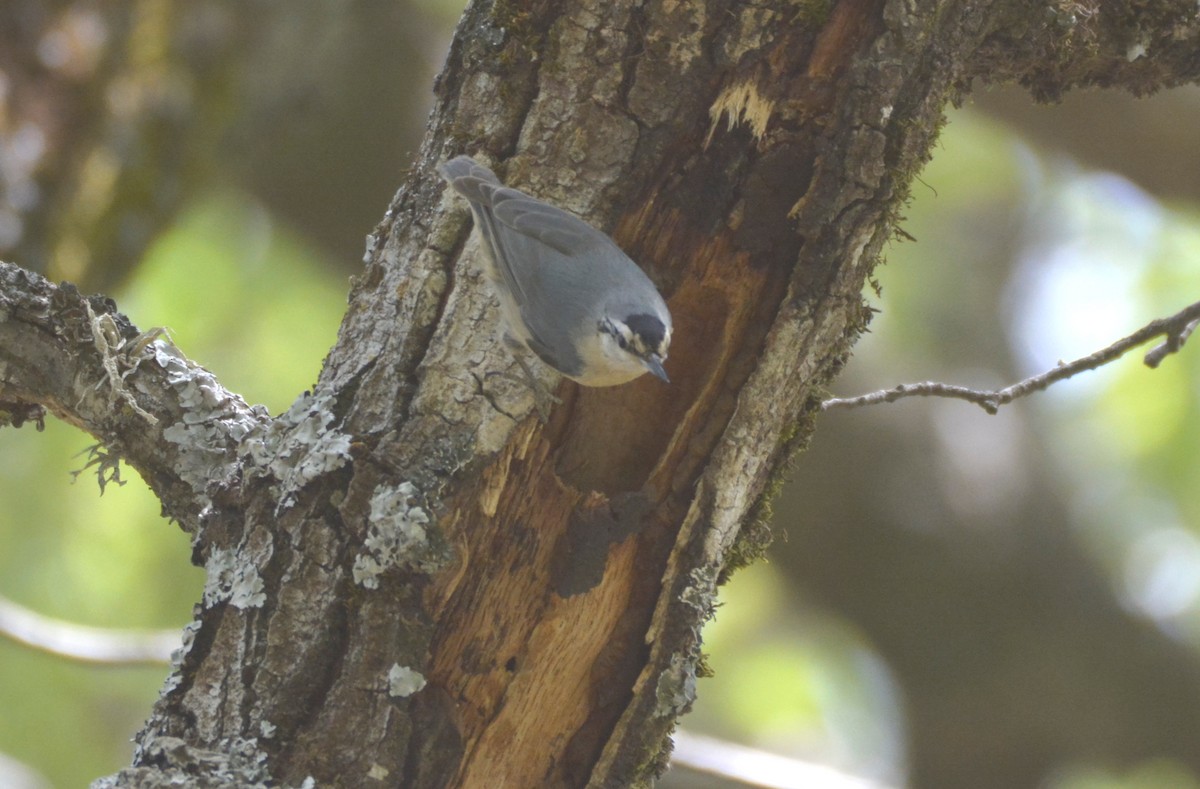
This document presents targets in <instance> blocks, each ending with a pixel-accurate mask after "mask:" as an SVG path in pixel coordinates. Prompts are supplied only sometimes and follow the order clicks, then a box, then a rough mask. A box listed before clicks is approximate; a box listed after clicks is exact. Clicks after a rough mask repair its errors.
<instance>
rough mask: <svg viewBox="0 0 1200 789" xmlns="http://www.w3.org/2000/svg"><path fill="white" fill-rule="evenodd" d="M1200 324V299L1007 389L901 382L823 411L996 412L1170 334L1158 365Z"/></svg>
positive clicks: (1149, 360) (1157, 350)
mask: <svg viewBox="0 0 1200 789" xmlns="http://www.w3.org/2000/svg"><path fill="white" fill-rule="evenodd" d="M1198 323H1200V302H1196V303H1195V304H1192V305H1190V306H1188V307H1186V308H1184V309H1182V310H1180V311H1179V312H1177V313H1175V314H1174V315H1172V316H1170V317H1168V318H1159V319H1158V320H1155V321H1151V322H1150V323H1148V324H1146V325H1145V326H1143V327H1142V328H1140V329H1138V330H1137V331H1135V332H1134V333H1133V334H1131V335H1129V336H1128V337H1125V338H1123V339H1120V340H1117V341H1116V342H1114V343H1113V344H1112V345H1110V346H1108V347H1107V348H1102V349H1101V350H1099V351H1096V352H1095V353H1093V354H1089V355H1088V356H1084V357H1082V358H1080V359H1076V360H1075V361H1073V362H1070V363H1068V364H1060V365H1058V366H1057V367H1055V368H1054V369H1052V370H1047V371H1046V372H1044V373H1042V374H1041V375H1035V376H1033V377H1032V378H1026V379H1025V380H1024V381H1019V382H1018V383H1015V384H1013V385H1012V386H1008V387H1005V388H1004V389H993V390H983V389H971V388H968V387H965V386H954V385H951V384H943V383H938V382H935V381H925V382H923V383H915V384H900V385H899V386H896V387H893V388H891V389H881V390H879V391H878V392H871V393H869V394H865V395H859V396H858V397H847V398H841V397H833V398H830V399H828V400H826V401H825V402H823V403H821V410H822V411H828V410H830V409H832V408H857V407H859V406H863V405H875V404H876V403H892V402H895V401H896V400H899V399H901V398H904V397H951V398H955V399H958V400H966V401H967V402H970V403H974V404H975V405H977V406H979V407H980V408H982V409H983V410H984V411H987V412H988V413H989V414H994V413H996V412H997V411H999V410H1000V406H1002V405H1006V404H1008V403H1011V402H1012V401H1013V400H1016V399H1017V398H1018V397H1024V396H1025V395H1028V394H1031V393H1032V392H1040V391H1041V390H1043V389H1045V388H1047V387H1049V386H1050V385H1051V384H1053V383H1056V382H1058V381H1062V380H1065V379H1067V378H1070V377H1071V376H1073V375H1076V374H1077V373H1081V372H1084V371H1085V370H1095V369H1096V368H1097V367H1101V366H1103V365H1105V364H1108V363H1109V362H1111V361H1113V360H1115V359H1118V358H1120V357H1121V356H1124V355H1125V354H1126V353H1127V352H1128V351H1130V350H1132V349H1134V348H1136V347H1137V346H1139V345H1142V344H1144V343H1147V342H1149V341H1150V340H1152V339H1154V338H1155V337H1161V336H1163V335H1166V338H1167V339H1166V340H1165V341H1164V342H1162V343H1161V344H1159V345H1157V346H1155V347H1154V348H1152V349H1151V350H1150V351H1149V352H1147V353H1146V356H1145V358H1144V359H1143V361H1144V362H1145V363H1146V365H1147V366H1148V367H1151V368H1153V367H1158V365H1159V363H1161V362H1162V360H1163V359H1164V358H1166V357H1167V356H1168V355H1169V354H1172V353H1175V352H1176V351H1178V350H1179V349H1180V348H1182V347H1183V344H1184V342H1186V341H1187V338H1188V337H1189V336H1190V335H1191V333H1192V332H1193V331H1195V329H1196V325H1197V324H1198Z"/></svg>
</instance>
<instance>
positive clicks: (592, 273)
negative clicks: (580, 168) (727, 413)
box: [438, 156, 671, 386]
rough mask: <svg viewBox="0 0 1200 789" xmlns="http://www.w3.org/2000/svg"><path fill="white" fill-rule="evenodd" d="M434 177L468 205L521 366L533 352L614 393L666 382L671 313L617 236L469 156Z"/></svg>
mask: <svg viewBox="0 0 1200 789" xmlns="http://www.w3.org/2000/svg"><path fill="white" fill-rule="evenodd" d="M438 172H440V173H441V175H442V177H443V178H445V179H446V181H447V182H448V183H449V184H450V186H452V187H453V188H454V191H456V192H458V193H459V194H460V195H462V196H463V197H465V198H466V199H467V202H468V203H470V204H471V213H472V214H473V215H474V217H475V226H476V227H478V228H479V232H480V235H481V236H482V238H483V246H484V248H485V249H486V251H487V255H486V257H487V258H488V260H487V264H488V266H487V272H486V273H487V275H488V277H489V279H490V280H491V281H492V286H493V288H494V289H495V291H496V295H497V296H498V297H499V299H500V307H501V311H502V313H503V316H504V322H505V330H506V335H505V342H506V343H507V344H508V345H509V347H510V348H512V349H513V350H514V351H515V354H514V355H516V357H517V361H518V362H520V363H521V366H522V368H525V363H524V361H523V360H522V359H521V353H520V352H521V349H522V348H528V349H529V350H530V351H532V352H533V353H534V354H535V355H536V356H537V357H538V358H539V359H541V360H542V361H543V362H545V363H546V364H548V365H550V366H551V367H553V368H554V369H555V370H557V371H558V372H560V373H562V374H563V375H565V376H566V377H568V378H570V379H572V380H574V381H578V382H579V383H581V384H583V385H585V386H615V385H617V384H623V383H626V382H627V381H632V380H633V379H634V378H637V377H638V376H640V375H642V374H643V373H645V372H647V371H649V372H652V373H654V374H655V375H656V376H658V377H659V378H661V379H662V380H664V381H669V379H668V378H667V373H666V370H664V369H663V361H664V360H665V359H666V358H667V348H668V346H669V345H670V344H671V314H670V313H669V312H668V311H667V305H666V304H665V303H664V302H663V299H662V296H660V295H659V293H658V289H657V288H655V287H654V283H652V282H651V281H650V278H649V277H647V276H646V274H645V273H644V272H643V271H642V270H641V269H640V268H638V265H637V264H636V263H634V262H633V261H632V260H630V259H629V257H628V256H627V255H626V254H625V253H624V252H622V251H621V250H620V249H619V248H618V247H617V245H616V244H614V243H613V241H612V239H611V238H609V237H608V236H607V235H605V234H604V233H602V232H600V231H599V230H597V229H596V228H594V227H592V226H591V225H589V224H587V223H586V222H584V221H583V220H582V219H579V218H578V217H576V216H573V215H572V214H568V213H567V212H566V211H563V210H562V209H560V208H555V207H554V206H552V205H550V204H548V203H544V202H542V201H541V200H538V199H536V198H534V197H530V196H529V195H527V194H525V193H524V192H519V191H517V190H516V189H512V188H509V187H507V186H505V185H504V184H502V183H500V179H498V178H497V177H496V175H495V173H493V172H492V171H491V170H489V169H488V168H486V167H484V166H483V165H481V164H479V163H478V162H476V161H475V160H474V159H471V158H470V157H468V156H459V157H457V158H454V159H451V160H450V161H448V162H446V163H445V164H442V165H441V166H439V167H438ZM526 373H528V369H527V368H526ZM530 377H531V376H530Z"/></svg>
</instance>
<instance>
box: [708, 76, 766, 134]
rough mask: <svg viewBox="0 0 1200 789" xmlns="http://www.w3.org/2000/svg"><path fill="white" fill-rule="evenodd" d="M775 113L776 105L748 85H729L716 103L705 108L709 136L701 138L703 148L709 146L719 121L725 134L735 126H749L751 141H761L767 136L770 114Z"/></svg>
mask: <svg viewBox="0 0 1200 789" xmlns="http://www.w3.org/2000/svg"><path fill="white" fill-rule="evenodd" d="M774 111H775V102H773V101H771V100H769V99H766V98H763V96H762V94H760V93H759V92H758V88H756V87H755V86H754V85H752V84H751V83H749V82H743V83H741V84H739V85H730V86H728V87H727V88H725V89H724V90H723V91H721V94H720V95H719V96H717V100H716V101H714V102H713V103H712V106H711V107H709V108H708V118H709V121H710V123H709V127H708V136H707V137H705V138H704V147H706V148H707V147H708V144H709V143H710V142H712V138H713V135H714V134H715V133H716V131H717V126H718V125H720V123H721V118H722V117H724V118H725V121H726V130H727V131H733V129H734V128H736V127H737V126H738V125H740V124H742V123H745V124H748V125H749V126H750V133H751V134H753V135H754V139H755V140H756V141H757V140H761V139H762V138H763V136H764V135H765V134H766V133H767V124H768V123H770V122H771V114H772V113H773V112H774Z"/></svg>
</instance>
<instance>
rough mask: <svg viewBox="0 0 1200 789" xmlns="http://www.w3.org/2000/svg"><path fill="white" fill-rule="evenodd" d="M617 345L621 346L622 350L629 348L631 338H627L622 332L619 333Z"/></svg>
mask: <svg viewBox="0 0 1200 789" xmlns="http://www.w3.org/2000/svg"><path fill="white" fill-rule="evenodd" d="M617 345H620V346H621V350H622V351H628V350H629V340H627V339H625V336H624V335H622V334H618V335H617Z"/></svg>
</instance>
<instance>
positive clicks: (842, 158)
mask: <svg viewBox="0 0 1200 789" xmlns="http://www.w3.org/2000/svg"><path fill="white" fill-rule="evenodd" d="M1085 12H1086V13H1085ZM1197 25H1198V23H1197V19H1196V13H1195V6H1194V4H1190V5H1189V4H1183V3H1157V4H1152V5H1148V6H1146V7H1145V8H1144V9H1143V10H1142V12H1141V15H1140V16H1139V17H1137V18H1136V19H1135V18H1134V17H1133V16H1132V15H1131V12H1129V11H1127V10H1125V8H1124V7H1123V6H1117V5H1115V4H1114V5H1112V6H1097V7H1095V8H1092V7H1087V8H1085V7H1083V6H1081V5H1079V4H1070V6H1069V7H1067V6H1054V7H1053V8H1052V9H1051V12H1050V13H1049V14H1048V13H1047V11H1046V8H1045V6H1040V5H1033V4H1022V3H984V2H957V3H951V4H942V5H939V6H934V5H933V4H932V3H928V2H915V3H899V2H882V1H881V0H842V1H841V2H838V3H836V4H832V5H826V4H825V3H822V2H820V0H812V1H811V2H804V3H801V4H799V5H797V4H794V3H782V2H772V3H764V4H755V5H747V6H742V5H733V6H730V5H727V4H723V3H718V2H708V3H705V2H696V3H676V2H650V3H644V4H635V3H631V2H595V1H594V0H591V1H589V0H567V1H566V2H559V3H551V2H541V3H530V4H525V5H522V6H518V5H517V4H515V3H510V2H497V3H492V4H489V3H483V2H480V3H475V4H473V5H471V6H470V7H469V8H468V9H467V12H466V14H465V15H464V17H463V20H462V22H461V23H460V26H459V29H458V33H457V35H456V37H455V41H454V44H453V47H452V49H451V52H450V56H449V59H448V62H447V65H446V68H445V71H444V72H443V74H442V75H441V77H440V78H439V80H438V83H437V86H436V87H437V95H438V101H437V105H436V107H435V109H434V111H433V114H432V116H431V119H430V124H429V130H428V133H427V136H426V139H425V141H424V143H423V145H422V149H421V151H420V154H419V156H418V159H417V162H416V166H415V167H414V169H413V171H412V173H411V175H410V177H409V179H408V181H407V182H406V183H405V185H404V187H403V188H402V189H401V191H400V192H399V193H398V194H397V196H396V198H395V200H394V202H393V204H392V205H391V207H390V208H389V210H388V212H387V214H386V216H385V218H384V221H383V222H382V223H381V224H380V225H379V227H378V228H377V229H376V231H375V233H374V234H373V236H372V239H371V243H370V244H369V248H368V251H367V255H366V259H365V264H366V267H365V270H364V272H363V273H362V275H361V276H360V277H359V278H358V280H357V281H356V283H355V285H354V287H353V289H352V292H351V296H350V304H349V308H348V311H347V314H346V317H345V320H344V322H343V325H342V328H341V332H340V335H339V338H338V342H337V344H336V345H335V347H334V348H333V349H332V350H331V352H330V354H329V357H328V358H327V360H326V363H325V367H324V369H323V371H322V374H321V377H320V380H319V381H318V384H317V385H316V387H315V388H314V391H313V392H312V393H306V394H305V395H304V396H302V397H301V398H300V399H299V400H297V403H296V405H295V406H293V408H292V409H291V410H290V411H289V412H288V413H286V414H284V415H282V416H280V417H278V418H276V419H269V418H268V417H267V416H266V415H265V414H262V413H260V412H257V411H254V410H253V409H249V408H247V407H246V406H245V404H244V403H242V402H241V401H240V400H239V399H238V398H236V396H234V395H231V394H229V393H227V392H225V391H224V390H222V389H221V388H220V386H219V384H217V382H215V381H214V380H213V379H212V377H211V376H210V375H208V374H207V373H205V372H204V371H203V370H201V369H199V368H197V367H196V366H195V365H192V364H191V363H189V362H187V361H186V360H185V359H183V358H182V355H181V354H180V353H179V352H178V351H177V350H175V349H173V348H171V347H170V346H169V345H168V344H165V343H163V342H161V341H158V342H150V339H151V338H149V337H147V336H139V335H138V334H137V332H136V330H135V329H133V328H132V327H131V326H129V325H128V323H127V322H126V321H124V320H123V319H122V318H121V317H120V316H119V315H117V314H116V313H115V310H114V309H113V307H112V305H111V304H108V303H105V302H103V301H102V300H97V299H92V300H84V299H82V298H81V297H79V296H78V294H77V293H75V292H73V291H72V289H70V288H63V287H59V288H54V287H53V286H51V285H49V284H48V283H46V282H45V281H43V280H40V279H39V278H37V277H34V276H30V275H26V274H23V273H21V272H19V271H18V270H15V269H13V268H11V267H8V268H5V269H4V270H3V272H2V273H3V282H4V292H3V299H4V301H3V303H2V304H0V315H3V316H5V318H6V320H4V321H3V322H0V348H2V349H3V356H0V370H3V377H2V378H0V381H2V382H3V383H2V384H0V401H3V402H4V403H6V404H12V406H13V407H12V408H8V409H7V410H8V411H10V412H12V413H18V410H17V408H16V407H17V406H22V407H24V406H26V405H27V404H30V403H37V404H44V405H45V406H46V407H47V408H49V409H50V410H51V411H52V412H53V413H54V414H55V415H57V416H59V417H61V418H65V419H67V420H68V421H71V422H73V423H75V424H78V425H80V426H82V427H84V428H85V429H87V430H89V431H90V432H92V433H93V434H95V435H96V436H97V437H98V438H99V439H100V441H101V442H102V443H103V444H104V445H105V446H106V447H107V448H108V450H107V451H108V452H109V453H110V454H119V455H120V456H121V457H122V458H123V459H125V460H127V462H129V463H130V465H132V466H134V467H135V468H136V469H137V470H138V471H139V472H140V473H142V475H143V476H144V477H145V478H146V479H147V481H148V482H149V483H150V484H151V486H152V487H153V488H154V489H155V490H156V492H157V493H158V494H159V495H160V497H161V498H162V499H163V502H164V508H165V509H166V511H167V512H168V513H169V514H170V515H172V517H174V518H175V519H176V520H178V521H179V522H180V524H181V525H182V526H183V527H184V528H185V529H187V530H188V531H189V532H190V533H191V534H192V535H193V537H194V547H195V551H194V556H195V559H196V560H197V561H198V562H203V563H204V564H205V565H206V567H207V569H208V572H209V582H208V587H207V588H206V591H205V596H204V600H203V602H202V604H201V605H199V606H198V607H197V618H196V621H195V622H194V623H193V624H192V625H191V626H189V628H188V633H187V636H188V637H187V639H186V641H187V643H186V645H185V649H184V650H183V651H182V652H181V654H180V658H179V661H178V665H177V666H176V670H175V671H174V672H173V674H172V676H171V678H170V679H169V680H168V683H167V685H166V687H165V689H164V693H163V697H162V699H161V700H160V702H159V703H158V704H157V705H156V707H155V710H154V712H153V714H152V715H151V718H150V720H149V721H148V722H147V725H146V727H145V729H144V731H143V732H142V733H141V735H140V737H139V740H138V750H137V753H136V755H135V759H134V765H133V766H132V767H131V768H129V769H127V770H123V771H122V772H121V773H119V774H118V775H116V776H113V777H111V778H110V779H106V781H105V785H108V786H134V785H136V786H156V785H166V784H167V783H169V782H170V781H171V780H173V779H177V778H181V777H185V776H186V777H187V778H188V779H189V780H191V781H193V782H194V783H193V785H214V786H215V785H228V784H230V783H232V784H234V785H246V786H249V785H259V784H265V783H267V782H268V781H271V782H275V784H276V785H278V784H283V785H290V786H300V785H304V783H305V781H306V780H307V779H309V778H312V779H315V782H316V784H317V785H345V786H370V785H375V784H378V785H381V786H404V787H410V786H412V787H425V786H430V787H433V786H438V787H440V786H486V787H494V786H512V787H526V786H547V787H553V786H593V787H609V786H612V787H620V786H629V785H638V784H643V783H646V782H648V781H650V780H651V779H652V778H653V776H654V775H655V774H656V773H658V772H659V771H661V770H662V769H663V767H664V765H665V763H666V759H667V754H668V752H669V745H668V740H667V735H668V734H669V732H670V730H671V728H672V727H673V726H674V723H675V721H676V719H677V718H678V717H679V715H681V714H682V713H684V712H686V711H687V710H688V708H689V706H690V704H691V702H692V699H693V698H694V696H695V692H696V690H695V684H696V677H697V675H698V674H700V673H702V672H703V659H702V654H701V634H700V631H701V627H702V625H703V624H704V622H705V621H706V619H707V618H708V617H709V616H710V615H711V613H712V610H713V604H714V596H715V590H716V586H717V584H718V583H719V582H720V581H722V580H723V579H724V578H725V577H727V575H728V573H729V572H730V571H731V570H732V569H734V568H736V567H737V566H738V565H740V564H741V563H744V562H746V561H749V560H751V559H752V558H753V557H754V556H756V555H757V554H758V553H759V552H761V550H762V548H763V546H764V545H765V542H766V541H767V539H768V536H767V533H766V532H767V530H766V527H765V526H764V525H763V522H764V518H765V512H766V509H767V507H766V503H767V502H768V501H769V497H770V493H771V491H772V489H773V483H774V481H775V480H777V479H778V478H779V476H780V475H781V474H782V472H783V468H784V466H785V464H786V460H787V459H788V457H789V456H790V455H791V454H792V452H794V451H795V449H796V448H797V447H798V446H800V445H802V444H803V442H804V440H805V439H806V437H807V436H808V435H809V433H810V432H811V429H812V420H813V415H814V406H815V404H816V402H818V400H819V399H820V394H821V387H822V386H823V385H824V384H825V383H826V382H827V381H828V380H829V378H830V377H831V376H832V375H833V374H834V373H835V372H836V371H837V370H838V369H839V367H840V366H841V364H842V362H843V361H844V360H845V358H846V356H847V354H848V353H849V349H850V347H851V344H852V343H853V340H854V338H855V337H856V336H857V334H858V333H859V332H860V331H862V330H863V328H864V327H865V326H866V324H867V321H868V318H869V310H868V308H867V307H866V306H865V305H864V303H863V300H862V299H861V297H860V292H861V290H862V288H863V286H864V284H865V283H867V282H868V281H869V277H870V273H871V270H872V268H873V267H874V265H875V264H876V262H877V260H878V256H879V253H880V249H881V247H882V245H883V243H884V241H885V240H887V239H888V238H889V236H890V235H891V233H892V232H893V228H894V224H895V222H896V220H897V218H898V217H899V215H900V212H901V211H902V210H903V203H904V200H905V196H906V194H907V189H908V186H909V183H910V181H911V179H912V178H913V176H914V174H915V173H916V172H917V171H918V170H919V168H920V166H921V164H922V163H923V162H924V161H925V159H926V158H927V157H928V156H929V152H930V149H931V145H932V143H933V141H934V140H935V138H936V135H937V130H938V128H939V127H940V124H941V121H942V108H943V106H944V105H945V103H946V101H948V100H956V99H958V98H960V97H961V96H962V95H964V93H965V91H966V90H968V89H969V87H970V86H971V84H972V82H973V80H975V79H983V80H992V79H996V80H1017V81H1020V82H1022V83H1023V84H1026V85H1028V86H1029V87H1030V88H1031V90H1032V92H1033V93H1034V94H1035V95H1036V96H1038V97H1052V96H1055V95H1058V94H1059V93H1060V92H1061V91H1062V90H1065V89H1067V88H1069V87H1071V86H1074V85H1081V84H1096V85H1124V86H1126V87H1129V88H1131V89H1133V90H1134V91H1137V92H1145V91H1148V90H1152V89H1155V88H1157V87H1161V86H1165V85H1169V84H1175V83H1178V82H1182V81H1186V80H1190V79H1194V77H1195V72H1196V70H1197V69H1198V68H1200V61H1197V59H1196V58H1195V56H1194V52H1195V45H1196V40H1197V35H1196V34H1197ZM461 152H469V153H472V154H474V155H477V156H479V157H481V158H483V159H486V160H488V161H490V162H493V163H495V164H497V166H498V169H499V171H500V173H501V175H502V176H503V177H505V180H506V181H508V182H509V183H512V184H513V185H516V186H518V187H520V188H523V189H525V190H527V191H529V192H531V193H533V194H536V195H538V196H539V197H542V198H544V199H547V200H550V201H553V202H556V203H558V204H560V205H563V206H565V207H567V208H569V209H572V210H574V211H576V212H577V213H580V214H582V215H584V216H586V217H588V218H589V219H590V220H592V221H593V222H594V223H596V224H597V225H599V226H601V227H604V228H606V229H608V230H610V231H611V232H612V234H613V235H614V237H615V238H616V240H617V241H618V243H619V244H620V245H621V246H622V247H623V248H624V249H625V250H626V251H627V252H629V253H630V255H631V256H632V257H633V258H634V259H635V260H638V261H639V262H640V263H641V264H642V265H643V266H644V267H645V268H646V269H647V270H648V272H649V273H650V275H651V277H652V278H653V279H654V280H655V281H656V282H657V283H658V284H659V285H660V288H661V290H662V291H663V293H664V295H665V296H666V297H667V299H668V302H669V304H670V307H671V311H672V314H673V316H674V319H675V333H674V342H673V345H672V352H671V358H670V361H669V362H668V365H667V367H668V371H669V372H670V374H671V378H672V383H671V384H670V385H669V386H665V385H662V384H661V383H660V382H658V381H655V380H653V379H649V380H647V377H644V378H643V379H639V380H638V381H636V382H634V383H632V384H630V385H627V386H623V387H618V388H613V389H584V388H580V387H577V386H576V385H574V384H572V383H569V382H565V383H561V384H559V385H558V386H557V388H556V393H557V395H558V396H559V397H560V398H561V400H562V403H561V404H560V405H559V406H557V407H556V408H555V409H554V411H553V413H552V414H551V416H550V418H549V420H548V422H547V423H546V424H544V425H543V424H541V423H540V422H539V421H538V420H537V419H536V417H534V416H532V415H531V408H532V399H531V397H530V396H529V393H528V392H526V391H525V390H524V389H523V388H522V387H520V386H517V385H512V384H510V383H509V382H507V381H506V380H505V379H503V378H498V377H487V376H486V375H485V373H486V372H489V371H493V370H503V369H506V368H508V367H509V366H510V365H511V364H512V360H511V358H510V357H509V356H508V354H507V351H506V350H505V349H504V347H503V344H502V343H500V342H498V341H497V333H496V320H497V316H496V314H495V308H494V305H493V303H492V300H491V298H490V297H489V295H488V294H487V292H486V289H485V288H484V287H483V284H482V281H481V278H480V277H479V275H478V273H477V268H476V266H475V264H474V259H475V257H476V255H477V246H476V243H475V241H473V240H472V241H468V233H469V222H468V221H467V214H466V211H465V209H464V208H463V207H462V206H461V205H460V204H458V203H456V202H455V201H454V200H453V199H452V198H451V197H450V196H449V195H447V194H446V191H445V189H444V185H443V184H442V183H441V181H440V179H438V178H437V176H436V175H434V172H433V166H434V164H435V163H436V162H438V161H440V160H442V159H444V158H446V157H448V156H449V155H452V154H456V153H461ZM47 359H49V360H50V362H51V363H49V364H46V362H45V360H47ZM545 374H546V375H547V376H548V375H549V374H548V373H545ZM547 380H549V378H547ZM26 418H28V417H26ZM110 466H111V464H110ZM104 468H105V466H104V464H103V463H102V464H101V469H102V470H103V469H104Z"/></svg>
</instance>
